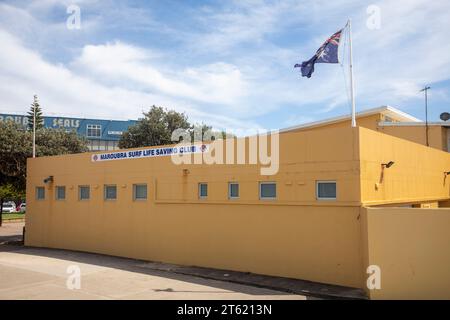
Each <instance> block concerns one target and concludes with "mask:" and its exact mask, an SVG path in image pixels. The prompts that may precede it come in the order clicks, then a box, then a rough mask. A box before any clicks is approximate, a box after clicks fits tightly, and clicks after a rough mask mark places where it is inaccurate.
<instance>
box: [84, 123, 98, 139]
mask: <svg viewBox="0 0 450 320" xmlns="http://www.w3.org/2000/svg"><path fill="white" fill-rule="evenodd" d="M86 136H88V137H93V138H96V137H101V136H102V126H101V125H99V124H88V125H87V130H86Z"/></svg>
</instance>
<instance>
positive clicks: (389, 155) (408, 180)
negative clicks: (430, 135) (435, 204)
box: [359, 128, 450, 205]
mask: <svg viewBox="0 0 450 320" xmlns="http://www.w3.org/2000/svg"><path fill="white" fill-rule="evenodd" d="M359 132H360V161H361V201H362V203H363V204H365V205H376V204H387V203H397V204H400V203H415V202H429V201H430V200H433V201H438V200H448V199H450V177H447V179H444V178H445V176H444V172H445V171H449V170H450V154H449V153H448V152H444V151H440V150H436V149H433V148H428V147H426V146H423V145H420V144H417V143H413V142H409V141H405V140H403V139H400V138H397V137H393V136H390V135H386V134H382V133H379V132H375V131H373V130H369V129H366V128H360V131H359ZM389 161H394V162H395V164H394V165H393V166H392V167H391V168H389V169H385V170H384V177H383V182H382V183H380V178H381V173H382V170H381V163H387V162H389ZM376 184H378V186H377V185H376Z"/></svg>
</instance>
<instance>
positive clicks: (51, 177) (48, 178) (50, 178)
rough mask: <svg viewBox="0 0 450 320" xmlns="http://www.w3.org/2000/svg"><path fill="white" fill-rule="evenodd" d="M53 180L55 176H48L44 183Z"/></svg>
mask: <svg viewBox="0 0 450 320" xmlns="http://www.w3.org/2000/svg"><path fill="white" fill-rule="evenodd" d="M51 182H53V176H48V177H47V178H45V179H44V183H51Z"/></svg>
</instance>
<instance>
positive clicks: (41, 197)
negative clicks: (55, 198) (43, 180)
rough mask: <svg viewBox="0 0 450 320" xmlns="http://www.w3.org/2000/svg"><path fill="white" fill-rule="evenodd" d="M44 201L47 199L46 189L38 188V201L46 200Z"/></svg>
mask: <svg viewBox="0 0 450 320" xmlns="http://www.w3.org/2000/svg"><path fill="white" fill-rule="evenodd" d="M44 199H45V188H44V187H36V200H44Z"/></svg>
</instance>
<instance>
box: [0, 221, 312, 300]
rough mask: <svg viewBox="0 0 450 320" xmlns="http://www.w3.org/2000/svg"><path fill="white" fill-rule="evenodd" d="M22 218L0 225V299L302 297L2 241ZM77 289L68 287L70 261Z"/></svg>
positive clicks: (135, 263) (17, 229) (13, 236)
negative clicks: (78, 275)
mask: <svg viewBox="0 0 450 320" xmlns="http://www.w3.org/2000/svg"><path fill="white" fill-rule="evenodd" d="M22 226H23V223H5V224H4V225H3V227H0V299H299V300H303V299H306V297H305V296H302V295H293V294H286V293H284V292H279V291H275V290H269V289H264V288H257V287H253V286H247V285H241V284H235V283H230V282H225V281H218V280H211V279H204V278H200V277H195V276H190V275H184V274H178V273H173V272H167V271H161V270H155V269H152V268H149V267H148V264H147V263H144V262H142V261H137V260H132V259H124V258H117V257H109V256H103V255H96V254H89V253H80V252H72V251H65V250H53V249H41V248H28V247H23V246H21V245H10V244H9V245H5V244H1V243H2V242H5V239H8V241H10V240H19V239H20V237H18V234H21V232H22ZM74 265H75V266H78V267H79V268H80V271H81V288H80V289H73V290H70V289H68V288H67V284H66V283H67V280H68V276H69V274H68V273H67V268H68V267H69V266H74Z"/></svg>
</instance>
